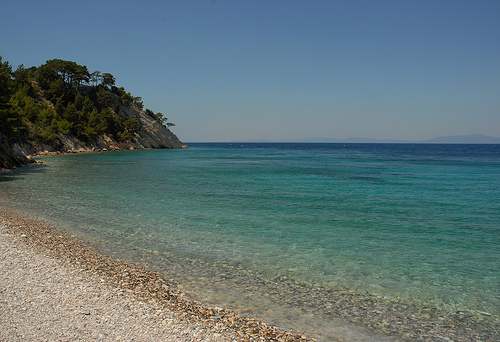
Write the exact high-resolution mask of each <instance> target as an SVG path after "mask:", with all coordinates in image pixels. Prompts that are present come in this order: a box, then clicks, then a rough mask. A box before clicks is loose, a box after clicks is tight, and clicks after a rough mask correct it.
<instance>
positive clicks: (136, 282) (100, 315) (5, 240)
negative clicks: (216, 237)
mask: <svg viewBox="0 0 500 342" xmlns="http://www.w3.org/2000/svg"><path fill="white" fill-rule="evenodd" d="M0 233H1V235H0V247H1V254H2V256H4V255H5V257H4V258H3V260H2V261H1V262H0V264H1V265H0V279H1V280H0V315H1V318H0V327H1V329H0V340H13V341H16V340H19V341H23V340H54V339H58V340H75V339H76V340H78V339H81V340H88V339H91V340H92V339H96V340H112V339H122V340H131V339H133V338H135V339H139V340H174V339H175V340H179V341H259V340H262V341H301V340H302V341H305V340H313V337H315V338H317V339H318V340H328V341H356V339H355V338H351V339H350V338H349V337H346V336H341V335H339V336H338V337H337V336H332V335H329V336H328V338H321V336H316V335H315V336H311V335H304V334H302V333H298V332H291V331H285V330H282V329H278V328H276V327H273V326H271V325H269V324H266V323H264V322H263V321H260V320H255V319H250V318H246V316H245V315H240V314H237V313H235V312H233V311H230V310H227V309H223V308H218V307H210V306H209V305H206V304H202V303H201V302H197V301H195V300H193V299H192V298H191V297H190V296H188V295H186V294H185V293H183V292H182V291H181V290H180V288H181V287H180V286H178V284H177V282H176V281H175V280H172V279H165V278H164V277H162V276H160V274H158V273H155V272H152V271H150V270H148V269H145V268H140V267H137V266H133V265H131V264H127V263H124V262H121V261H117V260H116V259H110V258H107V257H104V256H103V255H101V254H98V253H96V252H95V251H94V250H93V249H92V248H90V247H89V246H88V244H87V243H85V242H83V241H79V240H78V239H76V238H75V237H74V236H72V235H70V234H68V233H67V232H64V231H61V230H59V229H58V228H56V227H54V226H51V225H48V224H46V223H44V222H41V221H38V220H35V219H31V218H29V217H27V216H25V215H23V214H21V213H17V212H14V211H10V210H6V209H2V208H0ZM200 278H202V277H200ZM200 278H198V279H200ZM245 279H247V278H246V277H239V278H238V281H240V282H242V284H241V287H242V288H245V289H247V291H248V293H249V295H250V296H255V297H254V298H258V296H259V292H262V291H265V292H266V293H267V294H268V296H270V298H271V299H272V300H275V301H276V302H278V300H280V301H281V302H285V304H286V305H290V307H292V306H293V305H296V304H297V303H302V307H303V308H306V309H307V310H308V311H309V313H310V315H312V320H314V319H315V318H314V317H318V320H319V318H320V317H331V318H335V319H339V320H343V321H345V322H347V323H348V324H354V325H357V326H360V327H363V328H364V329H365V330H366V331H371V332H373V334H374V336H375V335H379V336H386V337H387V339H386V340H392V341H500V338H499V336H500V332H499V324H498V322H497V321H495V319H494V318H492V317H491V316H488V314H487V313H481V312H462V311H456V312H445V311H442V310H439V309H437V308H435V307H431V306H425V305H424V306H418V305H411V304H410V305H408V303H401V302H398V301H391V300H386V299H383V298H376V297H373V296H369V295H362V294H357V293H353V292H350V291H348V290H343V289H339V290H337V291H333V292H332V291H329V292H328V293H321V292H322V290H321V289H318V293H316V294H313V295H311V293H310V291H309V290H310V289H307V288H302V286H301V285H300V284H293V283H287V282H286V281H283V282H279V284H277V283H273V282H269V283H264V282H262V283H261V284H260V285H259V286H258V287H255V286H251V284H244V282H245ZM232 281H233V283H235V282H236V280H235V279H233V280H232ZM252 281H254V279H253V280H252ZM275 286H276V288H275V289H273V287H275ZM252 292H253V293H252ZM273 296H276V298H275V299H273V298H272V297H273ZM325 299H326V300H325ZM61 303H64V304H61ZM54 308H55V309H54ZM314 315H317V316H314ZM127 334H128V335H127ZM318 337H319V338H318ZM374 340H377V339H374ZM382 340H384V339H382Z"/></svg>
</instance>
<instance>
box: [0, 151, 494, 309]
mask: <svg viewBox="0 0 500 342" xmlns="http://www.w3.org/2000/svg"><path fill="white" fill-rule="evenodd" d="M42 159H45V160H47V163H46V164H45V165H42V166H34V167H30V168H23V169H20V170H17V171H14V172H4V173H2V174H0V194H1V195H0V204H1V205H4V206H8V207H12V208H17V209H21V210H24V211H27V212H31V213H34V214H37V215H38V216H41V217H44V218H46V219H49V220H51V221H53V222H57V223H58V224H61V225H64V226H68V227H71V228H72V229H74V230H75V231H78V232H80V233H81V234H83V235H85V236H87V237H88V238H89V239H93V240H95V241H107V242H105V243H104V245H106V246H108V248H109V249H110V250H114V251H115V253H118V254H120V253H121V254H123V253H125V254H126V251H136V252H137V251H140V253H139V252H137V253H136V252H130V253H131V254H130V256H129V257H130V258H132V259H133V258H140V262H144V263H147V264H150V265H151V267H153V268H155V267H156V268H158V269H161V268H162V264H163V265H164V268H165V269H167V268H169V267H171V266H172V263H173V261H172V260H177V261H180V260H183V261H186V262H188V263H191V264H193V265H194V264H198V263H202V264H203V265H205V266H206V267H209V266H210V265H212V266H213V265H226V266H228V267H229V268H230V269H234V270H239V271H244V272H247V273H248V274H258V275H259V277H263V278H266V279H270V280H272V279H278V278H280V277H281V278H280V279H282V278H283V277H286V278H287V279H292V280H293V281H296V282H298V283H301V284H308V286H311V288H313V287H315V286H321V287H324V288H329V287H330V288H338V287H342V288H348V289H352V290H355V291H358V292H363V293H364V292H368V293H371V294H375V295H383V296H389V297H394V298H399V299H400V300H421V301H427V302H432V303H433V304H435V305H439V306H445V307H446V306H448V307H450V308H453V309H455V308H459V309H467V310H480V311H486V312H489V313H491V314H493V315H499V314H500V310H499V308H500V291H499V284H500V281H499V276H500V268H499V260H500V146H497V145H416V144H348V145H343V144H248V143H242V144H222V143H221V144H190V149H187V150H148V151H124V152H109V153H89V154H75V155H60V156H50V157H44V158H42ZM110 242H112V244H110ZM118 250H119V252H116V251H118ZM111 253H112V252H111ZM134 253H136V254H134ZM139 255H140V256H139ZM137 261H139V260H137ZM167 265H169V266H167ZM205 266H204V267H205ZM183 270H184V271H183V272H187V273H188V271H186V270H185V269H183ZM183 272H181V273H183ZM186 276H187V275H186ZM194 277H196V276H194ZM192 283H193V287H194V288H196V284H197V283H198V287H199V288H198V289H195V291H197V292H198V293H200V292H203V291H204V293H205V295H206V298H205V299H207V298H208V299H209V300H213V301H215V302H217V301H218V300H219V299H220V298H219V299H218V298H217V297H228V296H229V295H228V293H229V292H230V291H228V290H227V288H224V289H223V290H221V289H217V288H216V287H217V285H215V282H214V281H206V282H204V281H202V280H200V279H198V281H193V282H192ZM201 284H203V285H201ZM210 284H212V286H213V288H212V289H211V288H209V287H210V286H211V285H210ZM221 292H222V293H221ZM224 299H225V300H228V302H229V303H230V304H231V305H233V306H238V305H242V306H244V305H248V303H247V304H244V303H243V304H242V303H240V302H239V301H237V300H229V299H228V298H223V299H222V301H223V302H224ZM238 303H240V304H238ZM252 305H254V306H257V304H255V303H253V304H252ZM262 305H264V306H265V305H266V304H262ZM241 310H242V311H243V312H244V311H245V309H244V308H241ZM255 310H256V311H259V309H258V308H256V309H255ZM261 310H262V311H266V308H261ZM270 315H271V316H272V314H270Z"/></svg>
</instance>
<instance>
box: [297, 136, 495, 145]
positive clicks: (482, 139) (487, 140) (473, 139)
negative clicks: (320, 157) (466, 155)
mask: <svg viewBox="0 0 500 342" xmlns="http://www.w3.org/2000/svg"><path fill="white" fill-rule="evenodd" d="M299 142H311V143H312V142H316V143H354V144H356V143H358V144H362V143H365V144H391V143H393V144H500V138H496V137H490V136H487V135H482V134H471V135H454V136H446V137H438V138H434V139H429V140H416V141H412V140H392V139H369V138H346V139H333V138H304V139H300V140H299Z"/></svg>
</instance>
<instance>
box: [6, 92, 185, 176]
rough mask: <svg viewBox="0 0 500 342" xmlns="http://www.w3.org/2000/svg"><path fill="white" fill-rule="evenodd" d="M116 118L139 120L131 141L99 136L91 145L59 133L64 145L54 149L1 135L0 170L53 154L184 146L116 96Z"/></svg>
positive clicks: (171, 134) (136, 108) (114, 96)
mask: <svg viewBox="0 0 500 342" xmlns="http://www.w3.org/2000/svg"><path fill="white" fill-rule="evenodd" d="M113 99H114V101H115V114H116V115H118V116H119V117H120V118H121V119H123V121H127V120H131V119H136V120H137V125H136V127H135V129H134V130H133V132H131V133H130V139H127V140H126V141H123V139H122V140H117V139H116V137H113V136H112V135H109V134H104V135H102V136H95V137H93V138H92V139H90V141H82V140H80V139H78V138H77V137H76V136H72V135H66V134H62V133H59V137H60V140H61V142H62V145H60V146H53V145H50V144H44V143H40V142H36V143H35V142H30V141H28V140H23V139H17V141H16V142H14V143H12V141H11V140H12V139H11V140H10V141H9V139H7V137H6V136H5V135H3V134H2V133H1V132H0V168H2V169H11V168H14V167H17V166H22V165H25V164H29V163H31V162H32V160H31V157H30V156H31V155H37V154H49V153H59V152H60V153H72V152H91V151H110V150H132V149H149V148H167V149H180V148H182V147H183V145H182V142H181V141H180V140H179V138H177V136H176V135H175V134H174V133H172V132H171V131H170V129H168V128H167V127H165V126H164V125H163V124H162V123H160V121H158V120H157V119H156V118H154V117H153V116H151V115H149V114H148V113H147V112H146V111H144V110H142V109H140V108H139V107H138V106H137V105H136V104H134V103H129V104H123V103H122V102H121V101H120V98H119V97H118V96H116V95H114V94H113Z"/></svg>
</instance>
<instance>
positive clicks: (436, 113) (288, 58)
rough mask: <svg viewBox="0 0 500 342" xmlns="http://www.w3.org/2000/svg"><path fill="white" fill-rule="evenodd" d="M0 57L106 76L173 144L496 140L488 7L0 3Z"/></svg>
mask: <svg viewBox="0 0 500 342" xmlns="http://www.w3.org/2000/svg"><path fill="white" fill-rule="evenodd" d="M0 56H2V58H3V61H4V62H5V61H8V62H9V63H10V64H11V65H12V66H13V68H14V69H15V68H17V66H18V65H20V64H23V65H24V66H25V67H31V66H40V65H42V64H44V63H45V62H46V61H47V60H50V59H55V58H58V59H63V60H70V61H74V62H77V63H78V64H81V65H86V66H87V67H88V69H89V71H90V72H92V71H96V70H98V71H101V72H103V73H104V72H108V73H111V74H113V75H114V76H115V78H116V85H117V86H119V87H124V88H125V89H126V90H127V91H129V92H130V93H132V95H133V96H140V97H142V100H143V102H144V106H145V108H149V109H151V110H153V111H154V112H161V113H163V114H164V116H165V117H168V119H169V121H171V122H173V123H175V125H176V126H175V127H172V128H171V129H172V131H173V132H174V133H175V134H176V135H177V136H178V137H179V138H180V139H181V140H182V141H184V142H213V141H301V140H302V139H305V138H313V139H315V138H316V139H319V138H336V139H346V138H350V137H357V138H361V137H362V138H373V139H402V140H412V141H416V140H425V139H431V138H434V137H438V136H451V135H469V134H484V135H489V136H494V137H500V1H498V0H492V1H487V0H471V1H462V0H450V1H447V0H432V1H427V0H418V1H410V0H394V1H390V0H379V1H377V0H366V1H362V0H302V1H297V0H217V1H214V0H177V1H169V0H161V1H148V0H142V1H132V0H119V1H109V0H98V1H94V0H88V1H73V0H64V1H54V0H45V1H38V0H37V1H33V0H3V1H2V5H1V10H0Z"/></svg>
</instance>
